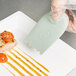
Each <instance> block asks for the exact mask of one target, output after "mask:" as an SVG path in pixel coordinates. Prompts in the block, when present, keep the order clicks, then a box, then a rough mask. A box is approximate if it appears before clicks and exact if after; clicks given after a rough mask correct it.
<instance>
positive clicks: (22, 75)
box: [7, 62, 25, 76]
mask: <svg viewBox="0 0 76 76" xmlns="http://www.w3.org/2000/svg"><path fill="white" fill-rule="evenodd" d="M7 64H8V65H9V66H11V67H12V68H13V69H14V70H15V71H16V72H18V73H19V74H20V75H21V76H25V75H24V74H23V73H21V72H20V71H19V70H18V69H17V68H16V67H15V66H13V65H12V64H11V63H10V62H7Z"/></svg>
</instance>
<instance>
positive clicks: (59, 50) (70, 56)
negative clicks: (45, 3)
mask: <svg viewBox="0 0 76 76" xmlns="http://www.w3.org/2000/svg"><path fill="white" fill-rule="evenodd" d="M35 24H36V22H35V21H34V20H32V19H31V18H29V17H28V16H26V15H25V14H24V13H22V12H20V11H18V12H16V13H14V14H13V15H11V16H9V17H7V18H5V19H4V20H2V21H0V32H2V31H4V30H8V31H11V32H13V33H14V35H15V38H16V40H17V41H18V43H19V45H18V46H19V47H20V48H21V49H22V50H25V52H26V53H28V54H29V55H31V56H32V57H33V58H34V59H36V60H37V61H39V62H40V63H42V64H43V65H45V66H46V67H48V68H49V69H50V71H51V76H65V75H66V74H67V73H68V72H70V71H71V70H72V69H73V68H75V67H76V51H75V50H74V49H73V48H71V47H70V46H69V45H67V44H66V43H64V42H63V41H62V40H60V39H59V40H57V41H56V42H55V43H54V44H53V45H52V46H51V47H50V48H49V49H48V50H47V51H46V52H45V53H44V54H43V55H40V54H39V53H38V52H36V51H33V50H27V48H26V46H25V43H24V40H25V37H26V36H27V34H28V33H29V32H30V30H31V29H32V28H33V27H34V25H35ZM0 66H1V65H0ZM2 68H3V67H2ZM0 70H1V69H0ZM4 72H5V74H6V73H7V72H6V71H4V70H3V71H2V70H1V71H0V74H1V75H2V74H4ZM7 74H8V73H7ZM1 75H0V76H1ZM2 76H4V75H2Z"/></svg>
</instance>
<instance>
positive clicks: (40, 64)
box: [18, 48, 50, 72]
mask: <svg viewBox="0 0 76 76" xmlns="http://www.w3.org/2000/svg"><path fill="white" fill-rule="evenodd" d="M18 49H19V50H21V49H20V48H18ZM21 51H22V50H21ZM22 52H23V53H24V54H25V55H27V56H28V57H29V58H31V59H32V60H33V61H35V62H36V63H37V64H38V65H40V66H41V67H42V68H43V69H45V70H46V71H47V72H50V71H49V70H48V69H47V68H46V67H44V66H43V65H42V64H40V63H39V62H37V61H36V60H35V59H33V58H32V57H31V56H29V55H28V54H26V53H25V52H24V51H22Z"/></svg>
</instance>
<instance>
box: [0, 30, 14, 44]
mask: <svg viewBox="0 0 76 76" xmlns="http://www.w3.org/2000/svg"><path fill="white" fill-rule="evenodd" d="M1 37H2V39H3V40H4V41H5V42H6V43H8V42H13V41H14V35H13V34H12V33H11V32H8V31H4V32H2V33H1Z"/></svg>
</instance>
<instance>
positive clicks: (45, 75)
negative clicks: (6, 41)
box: [13, 49, 48, 76]
mask: <svg viewBox="0 0 76 76" xmlns="http://www.w3.org/2000/svg"><path fill="white" fill-rule="evenodd" d="M13 50H14V51H15V52H16V53H18V54H19V55H20V56H21V57H23V58H24V59H25V60H26V61H27V62H29V63H30V64H31V65H32V66H33V67H35V68H36V69H37V70H39V71H40V72H41V73H42V74H44V76H48V75H47V74H46V73H45V72H43V71H42V70H41V69H40V68H38V67H37V66H36V65H34V64H33V63H32V62H31V61H29V60H28V59H27V58H26V57H24V56H23V55H21V54H20V53H19V52H18V51H17V50H15V49H13Z"/></svg>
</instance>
